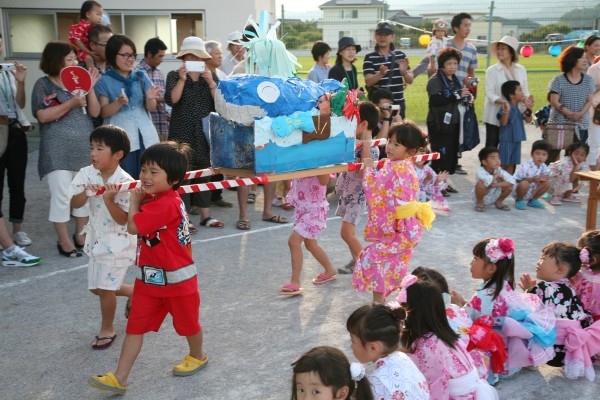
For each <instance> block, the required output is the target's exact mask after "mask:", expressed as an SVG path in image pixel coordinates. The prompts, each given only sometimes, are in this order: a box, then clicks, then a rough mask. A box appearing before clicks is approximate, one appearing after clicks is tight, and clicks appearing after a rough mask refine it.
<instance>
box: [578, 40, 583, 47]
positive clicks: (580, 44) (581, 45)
mask: <svg viewBox="0 0 600 400" xmlns="http://www.w3.org/2000/svg"><path fill="white" fill-rule="evenodd" d="M583 46H585V42H584V41H583V40H580V41H579V43H577V47H581V48H583Z"/></svg>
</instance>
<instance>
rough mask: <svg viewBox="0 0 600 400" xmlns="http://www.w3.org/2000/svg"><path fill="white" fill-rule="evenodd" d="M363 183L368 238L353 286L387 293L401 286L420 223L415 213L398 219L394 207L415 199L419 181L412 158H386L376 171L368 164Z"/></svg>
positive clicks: (417, 239)
mask: <svg viewBox="0 0 600 400" xmlns="http://www.w3.org/2000/svg"><path fill="white" fill-rule="evenodd" d="M363 184H364V190H365V196H366V199H367V205H368V207H369V219H368V221H367V226H366V227H365V240H367V241H368V242H371V244H369V245H368V246H367V247H365V248H364V249H363V250H362V252H361V253H360V254H359V256H358V258H357V260H356V265H355V267H354V275H353V277H352V286H354V288H355V289H356V290H358V291H359V292H365V291H367V290H370V291H375V292H380V293H383V294H384V296H388V295H389V294H390V293H392V292H393V291H394V290H396V289H398V288H399V287H400V281H402V278H404V276H405V275H406V271H407V269H408V265H409V263H410V260H411V258H412V253H413V248H414V247H415V246H416V245H417V244H418V243H419V240H420V238H421V234H422V232H423V226H422V224H421V222H420V221H419V219H418V218H417V217H416V216H413V217H410V218H405V219H397V218H396V207H397V206H402V205H404V204H406V203H408V202H413V201H416V200H417V194H418V193H419V181H418V179H417V175H416V173H415V168H414V165H413V163H412V162H411V161H407V160H399V161H388V162H387V163H386V164H385V165H384V166H383V168H381V169H380V170H379V171H375V170H374V169H373V168H367V169H366V170H365V173H364V177H363Z"/></svg>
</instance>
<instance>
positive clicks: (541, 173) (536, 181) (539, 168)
mask: <svg viewBox="0 0 600 400" xmlns="http://www.w3.org/2000/svg"><path fill="white" fill-rule="evenodd" d="M550 149H551V148H550V144H549V143H548V142H546V141H545V140H536V141H535V142H533V144H532V145H531V160H527V161H525V162H524V163H521V164H520V165H519V166H518V167H517V170H516V171H515V173H514V175H513V177H514V178H515V180H516V181H517V187H516V193H515V199H516V200H515V208H516V209H517V210H525V209H526V208H527V206H529V207H533V208H546V206H545V205H544V204H543V203H542V202H540V201H539V200H538V199H539V198H540V197H542V195H543V194H544V193H546V192H547V191H548V190H549V189H550V181H549V179H548V177H549V175H550V170H549V169H548V166H547V165H546V160H547V159H548V154H549V152H550Z"/></svg>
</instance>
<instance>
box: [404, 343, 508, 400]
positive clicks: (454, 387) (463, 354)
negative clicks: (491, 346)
mask: <svg viewBox="0 0 600 400" xmlns="http://www.w3.org/2000/svg"><path fill="white" fill-rule="evenodd" d="M454 347H455V348H454V349H453V348H451V347H448V346H447V345H446V343H444V342H442V341H441V340H440V339H438V337H437V336H435V335H434V334H433V333H430V334H427V335H425V336H423V337H421V338H420V339H418V340H417V341H416V342H415V343H414V344H413V349H412V354H409V355H408V356H409V357H410V358H411V359H412V360H413V362H414V363H415V364H416V366H417V367H418V368H419V370H420V371H421V373H423V375H425V379H427V383H429V391H430V393H431V398H432V399H450V400H475V399H497V398H498V394H497V393H496V389H494V388H493V387H492V386H490V385H489V384H488V383H487V382H486V381H484V380H483V379H481V378H480V377H479V376H478V375H477V371H476V368H475V364H474V363H473V360H472V359H471V356H469V353H467V350H466V349H465V347H464V346H463V345H462V344H461V342H460V341H459V340H458V341H456V343H455V344H454Z"/></svg>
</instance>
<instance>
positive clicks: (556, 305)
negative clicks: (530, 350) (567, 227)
mask: <svg viewBox="0 0 600 400" xmlns="http://www.w3.org/2000/svg"><path fill="white" fill-rule="evenodd" d="M580 268H581V261H580V260H579V249H578V248H577V247H575V246H571V245H568V244H565V243H558V242H554V243H550V244H549V245H548V246H546V247H544V249H543V250H542V254H541V255H540V259H539V260H538V262H537V264H536V268H535V272H536V277H537V278H538V279H540V280H541V282H539V283H537V282H536V281H535V280H534V279H532V278H531V277H530V276H529V274H523V275H521V283H519V286H520V287H521V289H523V290H525V291H527V292H528V293H533V294H535V295H536V296H538V297H539V298H540V299H541V300H542V302H543V303H544V304H545V305H546V306H548V307H550V308H551V309H552V310H553V311H554V316H555V317H556V325H557V328H558V332H559V334H558V338H557V343H556V344H555V345H554V351H555V352H556V357H554V359H552V360H550V361H549V362H548V365H551V366H553V367H561V366H563V364H564V366H565V376H566V377H567V378H578V377H580V376H583V375H588V374H589V373H590V372H591V373H593V366H592V363H591V361H590V360H589V355H586V356H585V357H586V358H587V360H583V359H582V356H584V354H583V353H579V356H577V355H576V354H574V353H573V352H571V351H570V349H569V350H567V351H566V352H567V353H570V354H569V355H568V356H565V346H564V340H561V337H564V338H566V337H567V336H571V335H573V334H577V333H576V331H578V332H581V331H582V328H587V327H588V326H589V325H590V324H591V323H592V317H591V316H590V314H589V313H588V312H587V311H586V310H585V309H584V308H583V304H582V303H581V301H580V300H579V297H577V294H576V293H575V290H574V289H573V288H572V287H571V285H570V282H569V279H570V278H572V277H574V276H575V275H576V274H577V273H578V272H579V269H580ZM559 342H561V343H559ZM598 342H600V337H599V338H598ZM570 347H572V346H570ZM586 361H587V364H588V366H589V367H591V371H588V372H586V371H585V369H584V368H582V367H583V366H584V365H585V364H586Z"/></svg>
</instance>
